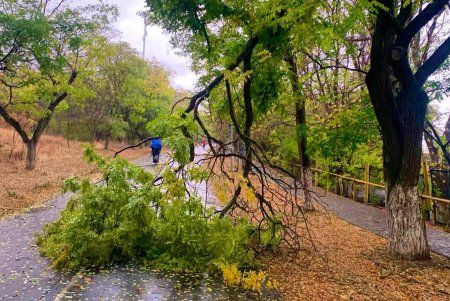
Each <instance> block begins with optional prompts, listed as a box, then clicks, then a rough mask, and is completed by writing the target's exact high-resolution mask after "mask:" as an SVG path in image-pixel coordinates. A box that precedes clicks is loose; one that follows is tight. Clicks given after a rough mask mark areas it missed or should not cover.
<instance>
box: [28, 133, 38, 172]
mask: <svg viewBox="0 0 450 301" xmlns="http://www.w3.org/2000/svg"><path fill="white" fill-rule="evenodd" d="M26 145H27V158H26V163H25V168H26V169H28V170H33V169H34V167H35V166H36V146H37V143H36V142H34V141H33V139H31V140H29V141H28V142H27V143H26Z"/></svg>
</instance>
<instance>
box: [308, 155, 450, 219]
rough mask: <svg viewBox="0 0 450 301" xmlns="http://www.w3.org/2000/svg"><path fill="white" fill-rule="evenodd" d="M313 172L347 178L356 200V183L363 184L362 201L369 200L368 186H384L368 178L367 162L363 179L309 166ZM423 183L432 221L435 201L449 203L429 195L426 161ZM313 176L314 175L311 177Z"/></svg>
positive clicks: (434, 212)
mask: <svg viewBox="0 0 450 301" xmlns="http://www.w3.org/2000/svg"><path fill="white" fill-rule="evenodd" d="M311 169H312V171H313V172H315V173H316V174H317V173H318V174H324V175H325V176H327V177H329V176H334V177H337V178H339V179H342V180H348V181H350V182H351V183H352V190H353V191H352V197H353V200H355V201H356V198H357V185H363V186H364V203H368V202H369V190H370V187H376V188H383V189H384V188H385V186H384V185H383V184H379V183H372V182H370V179H369V174H370V173H369V172H370V166H369V164H366V165H365V167H364V179H363V180H362V179H356V178H353V177H350V176H345V175H340V174H336V173H332V172H329V171H326V170H322V169H319V168H311ZM422 170H423V183H424V187H425V188H424V192H423V194H422V195H421V197H422V200H423V201H424V202H425V203H426V204H427V207H428V210H429V211H430V220H431V221H432V222H433V223H434V222H435V218H436V206H435V204H436V202H440V203H445V204H449V205H450V200H447V199H442V198H438V197H434V196H431V178H430V175H429V167H428V164H427V162H425V161H423V166H422ZM313 178H315V177H313Z"/></svg>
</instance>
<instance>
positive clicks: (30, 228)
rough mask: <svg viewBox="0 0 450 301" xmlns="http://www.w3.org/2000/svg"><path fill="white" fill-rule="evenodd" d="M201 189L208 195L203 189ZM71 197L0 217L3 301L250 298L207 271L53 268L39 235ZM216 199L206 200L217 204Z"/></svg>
mask: <svg viewBox="0 0 450 301" xmlns="http://www.w3.org/2000/svg"><path fill="white" fill-rule="evenodd" d="M135 163H136V164H138V165H141V166H143V167H144V168H146V169H148V170H151V169H153V168H154V167H155V165H154V164H153V163H150V159H149V157H145V158H141V159H139V160H136V161H135ZM199 190H200V195H203V194H205V195H207V190H206V189H205V188H203V189H202V188H201V187H200V189H199ZM69 198H70V194H64V195H61V196H58V197H56V198H54V199H53V200H50V201H49V202H48V203H47V204H46V205H45V206H43V207H40V208H35V209H31V210H29V211H28V212H26V213H23V214H19V215H15V216H10V217H6V218H3V219H1V220H0V301H3V300H154V301H157V300H248V299H249V298H248V296H247V292H245V291H243V290H242V289H240V288H229V287H227V286H225V285H224V284H223V283H222V282H221V281H219V280H217V279H216V278H211V277H209V276H208V275H207V274H203V273H201V274H191V273H190V274H183V273H164V272H160V271H153V270H149V269H144V268H142V267H140V266H139V265H135V264H132V263H131V264H127V265H118V266H115V267H111V268H108V269H103V270H100V271H96V272H88V271H85V272H83V273H77V274H75V273H61V272H58V271H55V270H54V269H52V268H51V263H50V262H49V261H48V260H47V259H46V258H44V257H42V256H40V254H39V250H38V247H37V246H36V244H35V233H37V232H39V231H41V229H42V228H43V226H44V225H45V224H47V223H49V222H52V221H53V220H55V219H57V218H58V217H59V215H60V212H61V211H62V210H63V209H64V208H65V206H66V204H67V201H68V200H69ZM209 199H210V198H209ZM212 201H213V200H210V201H208V202H206V201H205V203H206V205H208V206H213V205H214V204H213V202H212ZM209 202H211V203H209Z"/></svg>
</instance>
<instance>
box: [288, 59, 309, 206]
mask: <svg viewBox="0 0 450 301" xmlns="http://www.w3.org/2000/svg"><path fill="white" fill-rule="evenodd" d="M285 61H286V62H287V63H288V65H289V69H290V71H291V74H290V81H291V86H292V93H293V94H294V97H295V126H296V129H295V130H296V134H297V150H298V164H299V165H300V167H299V174H298V180H299V181H300V182H302V185H303V198H304V200H303V201H304V208H305V210H309V211H312V210H314V209H315V208H314V204H313V198H312V196H311V189H312V187H313V185H312V172H311V161H310V159H309V156H308V154H307V153H306V147H307V143H308V141H307V137H308V136H307V131H306V104H305V99H304V97H303V95H302V91H301V88H300V82H299V80H298V69H297V63H296V60H295V57H294V55H293V54H292V53H289V54H288V56H287V57H286V58H285Z"/></svg>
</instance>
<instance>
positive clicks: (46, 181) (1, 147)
mask: <svg viewBox="0 0 450 301" xmlns="http://www.w3.org/2000/svg"><path fill="white" fill-rule="evenodd" d="M96 148H97V149H99V151H100V152H101V153H102V154H104V155H105V156H111V155H112V154H113V153H114V151H112V150H117V149H120V148H121V145H119V144H112V145H111V146H110V148H111V149H112V150H106V151H105V150H103V145H102V144H97V145H96ZM148 153H149V150H148V149H145V148H144V149H134V150H128V151H126V152H124V153H123V157H124V158H126V159H135V158H138V157H142V156H144V155H147V154H148ZM25 156H26V149H25V147H24V145H23V143H22V141H21V139H20V137H18V135H17V134H15V132H13V131H12V130H11V129H10V128H2V127H0V174H1V175H2V176H1V177H0V217H2V216H5V215H7V214H11V213H15V212H18V211H20V210H22V209H25V208H28V207H30V206H33V205H37V204H40V203H42V202H45V201H46V200H48V199H49V198H50V197H51V196H53V195H55V194H58V193H59V192H60V186H61V182H62V180H64V179H67V178H69V177H72V176H90V177H92V178H95V177H96V176H98V174H97V171H96V169H95V167H94V166H92V165H89V164H87V163H85V162H84V161H83V154H82V143H81V142H78V141H70V142H69V143H67V141H66V140H65V139H64V138H61V137H55V136H49V135H43V137H42V138H41V141H40V142H39V144H38V147H37V163H36V168H35V170H33V171H27V170H25V168H24V166H25V161H24V159H25Z"/></svg>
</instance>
